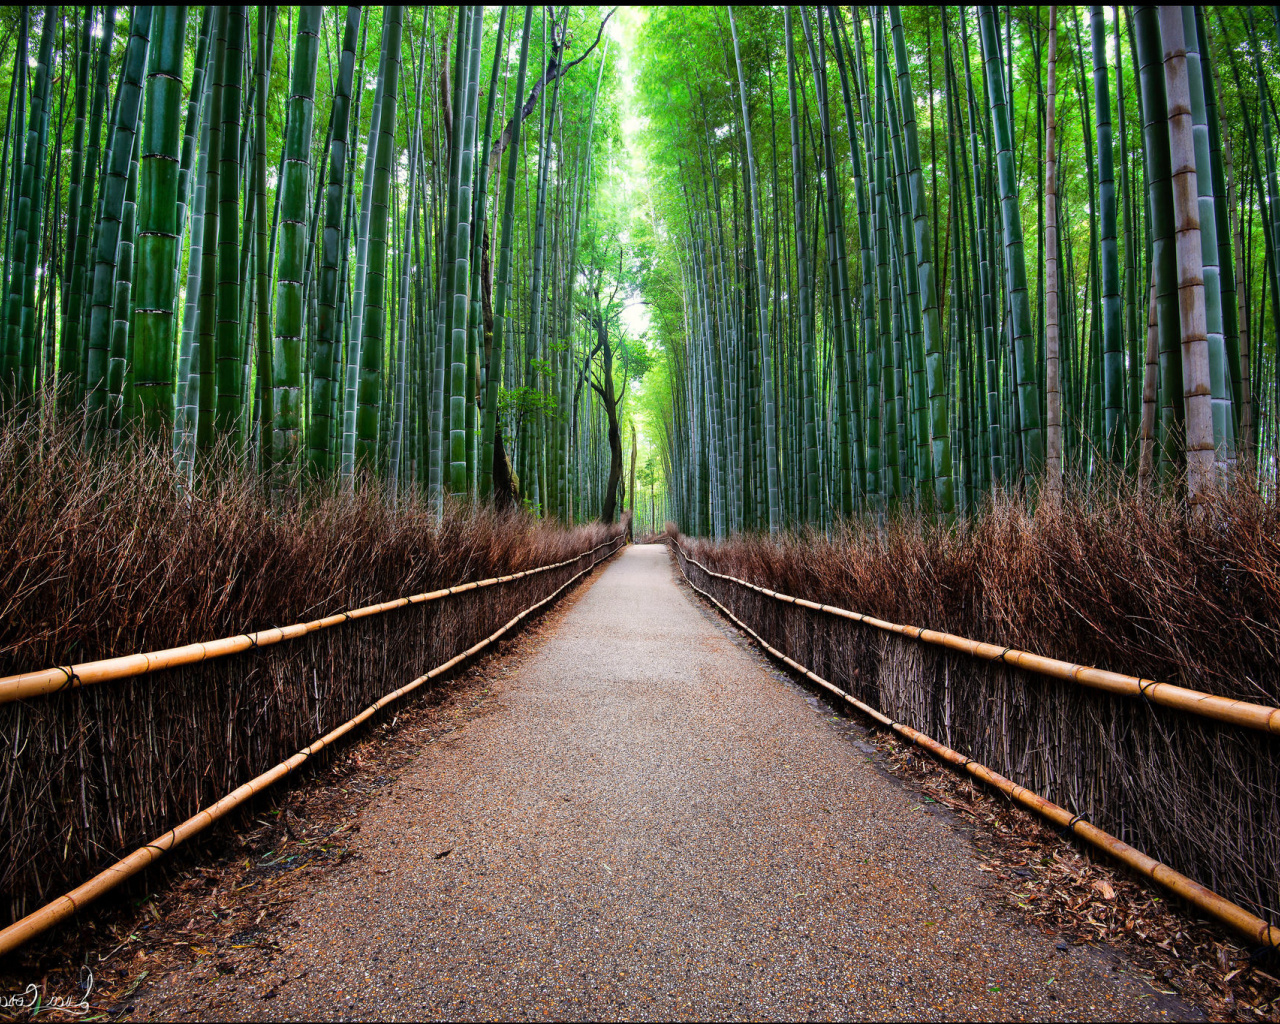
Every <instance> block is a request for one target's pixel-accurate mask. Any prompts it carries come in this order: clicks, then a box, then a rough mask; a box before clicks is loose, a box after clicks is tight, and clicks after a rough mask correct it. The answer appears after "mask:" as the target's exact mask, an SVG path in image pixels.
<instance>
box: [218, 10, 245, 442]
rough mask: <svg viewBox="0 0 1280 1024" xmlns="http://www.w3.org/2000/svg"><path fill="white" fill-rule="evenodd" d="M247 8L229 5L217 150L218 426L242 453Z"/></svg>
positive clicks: (220, 431) (222, 434) (221, 434)
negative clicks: (242, 207) (242, 223)
mask: <svg viewBox="0 0 1280 1024" xmlns="http://www.w3.org/2000/svg"><path fill="white" fill-rule="evenodd" d="M245 20H246V19H245V8H244V7H238V6H235V7H230V8H228V10H227V15H226V45H225V47H224V56H223V66H222V75H221V81H220V86H221V93H222V106H221V114H222V131H221V139H220V148H219V151H218V164H219V167H218V250H217V286H216V296H217V299H216V302H217V312H216V316H217V322H216V324H215V328H214V337H215V343H216V346H217V347H216V357H215V358H216V365H217V375H218V395H217V402H216V406H215V409H216V411H215V414H214V427H215V430H216V431H217V434H218V436H219V437H220V438H221V439H225V440H226V441H228V442H229V443H230V446H231V447H230V450H231V452H232V453H234V454H235V455H238V454H239V453H240V451H241V449H242V448H243V445H244V366H243V360H244V353H243V352H242V351H241V341H242V334H241V331H240V326H241V319H240V314H241V304H240V254H241V241H240V173H241V171H240V169H241V159H240V157H241V153H240V141H241V103H242V100H241V96H242V93H243V80H244V49H245Z"/></svg>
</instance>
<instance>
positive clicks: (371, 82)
mask: <svg viewBox="0 0 1280 1024" xmlns="http://www.w3.org/2000/svg"><path fill="white" fill-rule="evenodd" d="M610 14H611V12H610V10H609V9H608V8H595V7H573V8H569V7H565V8H533V7H529V8H521V7H511V8H508V7H501V8H497V7H495V8H484V7H456V8H417V9H415V8H401V7H386V8H376V7H357V6H352V7H346V8H341V7H339V8H327V9H326V8H321V7H297V8H292V7H290V8H285V7H274V6H267V7H252V8H250V7H232V6H226V7H207V8H186V7H159V6H157V7H147V6H137V7H133V8H131V9H130V8H116V7H113V6H86V7H61V6H48V7H43V8H39V7H33V8H32V7H22V8H6V9H5V10H4V11H3V12H0V68H7V69H10V70H9V71H8V72H7V73H8V75H9V79H8V81H7V82H5V81H4V78H3V77H0V87H6V93H7V105H8V106H7V119H6V121H5V129H4V140H3V158H2V159H0V203H2V204H3V210H4V214H5V218H4V224H5V233H4V239H3V246H4V249H3V290H2V292H0V299H2V301H0V317H2V319H0V402H3V406H4V412H5V414H6V415H8V416H11V417H16V418H18V419H20V420H24V421H29V420H30V419H31V418H32V417H40V418H41V421H42V422H44V421H47V420H48V419H49V418H51V417H54V416H56V417H60V418H62V419H63V420H67V421H75V422H78V423H79V424H80V425H81V428H82V430H83V432H84V437H85V439H86V442H87V443H89V444H91V445H100V446H109V445H112V444H120V443H125V442H126V441H131V440H132V439H142V440H143V441H145V442H146V443H150V444H160V445H172V449H173V457H174V460H175V466H176V468H177V469H178V470H179V471H180V472H181V474H182V475H183V477H184V478H185V479H186V480H188V481H190V480H193V479H196V478H197V477H199V478H204V477H207V476H209V475H210V474H213V475H215V476H216V474H217V472H219V470H220V467H221V466H225V465H226V462H227V460H233V461H234V462H236V463H237V464H239V465H241V466H245V465H248V466H249V467H251V468H255V469H256V470H258V471H260V472H261V474H262V479H263V480H264V484H265V485H266V486H267V487H268V489H269V492H270V493H271V494H272V495H273V496H274V497H276V498H278V499H280V500H285V501H287V500H290V499H291V497H293V496H296V495H297V494H298V493H299V490H300V488H304V487H306V486H310V485H311V484H312V482H317V481H318V482H320V483H324V482H327V481H333V482H335V483H340V484H341V485H344V486H347V487H352V486H355V485H356V482H357V481H358V480H361V479H369V480H374V481H376V482H378V483H379V484H380V485H383V486H387V487H389V489H390V491H391V493H392V494H394V493H395V492H396V489H397V488H401V489H403V488H406V487H412V488H414V489H417V490H420V491H423V492H427V493H429V494H433V495H436V496H439V495H442V494H444V493H452V494H455V495H462V496H467V497H473V498H478V499H485V500H490V499H496V500H498V501H499V502H500V503H501V502H503V501H507V502H510V501H511V500H513V499H522V500H523V501H525V502H526V503H527V504H528V505H530V506H532V507H533V508H534V509H535V510H537V511H541V512H543V513H544V514H551V515H555V516H558V517H560V518H562V519H564V520H570V519H574V518H588V517H593V516H598V515H604V516H605V517H606V518H613V516H614V514H615V509H616V500H615V498H616V495H617V492H618V488H619V482H620V479H619V478H620V466H621V452H620V441H619V438H618V434H619V430H618V426H617V413H618V409H617V401H616V399H617V397H618V396H617V395H616V394H615V392H614V387H613V384H614V382H613V380H612V377H611V368H606V367H605V366H604V361H605V360H604V357H605V356H608V355H612V354H613V352H614V349H615V347H616V345H615V340H616V339H615V338H614V337H613V336H611V335H610V330H611V328H612V329H614V330H615V331H616V327H617V313H618V310H617V308H611V307H609V306H608V303H607V300H606V299H605V298H602V297H601V287H600V285H601V282H600V281H599V280H598V275H597V279H596V280H595V289H594V291H592V292H591V293H590V294H581V295H575V287H576V286H577V284H578V282H579V278H580V275H579V273H578V270H579V267H581V266H583V265H589V264H591V263H592V262H598V261H594V260H593V256H592V247H593V245H595V244H596V240H595V237H594V235H593V229H592V228H591V227H590V224H589V221H590V214H591V211H592V208H593V204H594V203H596V202H597V196H598V194H599V193H601V191H602V189H604V190H607V189H608V188H609V187H610V186H609V180H610V178H611V176H613V175H616V173H617V172H616V167H615V166H614V165H615V163H616V161H615V160H614V159H613V154H614V153H615V152H616V150H617V147H618V131H617V122H618V113H617V109H616V104H615V94H616V91H617V80H618V78H617V68H616V63H617V62H616V55H615V54H614V53H611V52H610V45H609V44H610V39H609V36H608V35H607V33H606V32H605V28H606V24H607V21H608V18H609V16H610ZM615 291H616V289H615ZM606 294H607V293H606ZM615 306H616V303H615ZM602 332H603V333H604V335H605V336H606V338H605V340H606V343H605V344H601V342H600V335H601V333H602ZM575 376H576V378H582V379H586V380H588V381H589V382H590V383H591V384H592V387H590V388H585V389H584V388H578V389H576V390H575V389H574V388H573V386H572V381H573V380H574V379H575ZM606 378H608V379H606ZM596 385H599V386H598V387H597V386H596ZM571 404H572V408H570V405H571ZM606 433H607V435H608V436H607V438H606V436H605V435H606ZM610 446H611V447H610ZM611 473H612V474H613V475H612V476H610V475H609V474H611Z"/></svg>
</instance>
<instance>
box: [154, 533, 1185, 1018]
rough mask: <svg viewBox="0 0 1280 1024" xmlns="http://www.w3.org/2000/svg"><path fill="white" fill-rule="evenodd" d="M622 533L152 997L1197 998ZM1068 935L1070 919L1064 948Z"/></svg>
mask: <svg viewBox="0 0 1280 1024" xmlns="http://www.w3.org/2000/svg"><path fill="white" fill-rule="evenodd" d="M677 577H678V572H675V571H674V570H673V569H672V567H671V565H670V562H669V560H668V556H667V552H666V549H665V547H662V546H658V545H652V546H641V547H633V548H629V549H627V550H626V551H625V553H624V554H623V555H622V557H621V558H620V559H619V560H618V561H616V562H615V563H614V564H613V565H611V566H610V567H609V568H608V570H607V571H605V573H604V574H603V575H602V576H601V577H600V578H599V579H598V580H597V582H596V583H595V584H594V585H593V586H592V587H591V589H590V590H589V591H587V592H586V593H585V594H584V595H582V597H581V598H580V599H579V600H578V601H577V602H576V604H575V605H574V606H573V607H572V608H571V609H570V610H569V612H568V613H567V614H566V616H565V617H564V619H563V620H562V621H561V623H560V624H559V626H558V627H557V628H556V630H555V632H554V633H553V634H552V635H551V636H550V637H549V638H548V640H547V642H545V643H544V644H542V646H541V647H540V649H538V650H537V652H536V653H534V654H533V655H532V656H531V657H530V659H529V660H528V661H527V662H526V663H525V664H524V666H523V668H522V669H521V671H520V672H519V674H518V675H517V676H516V677H515V678H513V679H511V680H509V681H508V682H506V683H505V684H503V686H502V688H501V689H500V690H499V692H498V707H497V709H496V710H494V711H493V712H492V713H489V714H487V715H484V716H483V717H481V718H478V719H476V720H475V721H473V722H471V723H470V724H469V725H467V726H466V727H465V728H463V729H461V730H459V732H458V733H457V735H456V738H454V739H452V740H450V741H441V742H437V743H435V744H434V745H432V746H431V747H429V748H427V749H425V750H424V751H423V753H422V755H421V757H420V758H419V760H418V761H417V763H415V764H414V765H412V766H411V767H410V768H409V769H408V770H407V771H406V772H405V773H404V775H403V776H402V777H401V778H400V779H399V781H398V782H396V783H395V784H394V786H393V787H392V788H390V789H389V790H388V792H387V793H386V795H385V796H383V797H382V798H381V799H379V800H377V801H375V802H374V803H373V804H371V805H370V806H369V808H368V809H367V810H366V811H365V812H364V815H363V821H362V828H361V831H360V834H359V838H358V840H357V842H356V846H357V848H358V849H359V851H360V854H361V856H360V858H359V859H358V860H356V861H354V862H352V863H350V864H348V865H345V866H344V867H342V868H341V869H338V870H337V871H335V872H334V873H333V874H331V875H328V876H325V877H324V878H322V879H320V880H318V884H317V887H316V888H315V889H314V890H312V891H310V892H308V893H307V894H306V895H305V896H304V897H302V898H301V899H300V900H299V902H298V903H297V904H295V906H294V908H293V912H292V914H291V915H289V920H288V921H287V922H286V925H288V926H287V927H285V928H283V929H282V930H281V934H279V935H277V936H275V938H274V943H275V944H276V945H277V946H278V949H279V951H278V952H277V951H275V950H274V949H271V950H268V951H267V952H264V953H261V954H260V955H259V956H258V959H257V960H256V961H255V962H254V963H253V965H252V968H251V969H246V968H245V967H243V966H242V967H241V968H240V969H238V970H237V971H236V973H235V974H232V975H222V974H219V973H217V972H216V971H211V972H209V973H196V972H190V973H187V974H177V975H173V976H172V977H170V978H169V979H168V980H167V982H166V983H165V984H164V985H163V986H160V987H157V988H156V989H153V990H152V991H150V992H149V993H147V994H146V995H145V997H144V998H143V999H142V1000H141V1001H140V1002H139V1003H138V1005H137V1008H136V1013H137V1015H138V1016H141V1017H154V1018H168V1019H183V1020H191V1019H206V1018H222V1017H236V1018H296V1019H312V1018H326V1019H331V1018H336V1019H353V1018H355V1019H360V1018H363V1019H369V1018H375V1019H407V1020H412V1019H422V1018H451V1019H460V1018H462V1019H469V1018H482V1019H491V1018H501V1019H528V1018H532V1019H547V1018H558V1019H595V1018H619V1017H621V1018H645V1019H663V1018H689V1017H693V1018H753V1019H761V1018H765V1019H797V1018H803V1019H812V1018H831V1017H840V1018H850V1017H852V1018H875V1019H911V1018H938V1017H948V1018H956V1017H960V1018H975V1017H976V1018H1011V1019H1045V1018H1053V1019H1064V1018H1065V1019H1078V1018H1094V1019H1108V1020H1112V1019H1114V1020H1132V1019H1173V1018H1185V1017H1193V1018H1194V1017H1195V1016H1196V1014H1195V1011H1194V1010H1192V1009H1191V1008H1190V1007H1187V1006H1185V1005H1183V1004H1178V1003H1174V1002H1170V1001H1167V1000H1163V999H1161V998H1160V997H1158V996H1157V995H1156V994H1155V993H1154V992H1153V991H1152V989H1150V988H1149V987H1147V986H1146V985H1145V984H1143V983H1142V982H1141V981H1139V980H1138V979H1137V978H1135V977H1133V976H1131V975H1130V974H1129V973H1128V972H1127V970H1126V968H1125V966H1124V964H1123V963H1122V962H1120V961H1118V960H1116V959H1115V958H1113V957H1111V958H1109V957H1106V956H1104V955H1103V954H1100V953H1098V952H1095V951H1093V950H1091V949H1089V948H1087V947H1072V948H1070V950H1069V951H1068V952H1064V951H1063V950H1061V949H1059V948H1058V946H1059V945H1060V944H1059V943H1056V942H1055V940H1054V938H1053V937H1052V936H1049V937H1046V936H1041V935H1039V934H1034V933H1032V932H1030V931H1028V930H1026V929H1025V928H1024V927H1022V926H1020V925H1019V924H1017V923H1016V922H1015V921H1013V920H1012V918H1011V917H1010V916H1009V915H1008V913H1007V912H1006V911H1005V910H1003V909H1002V908H1001V907H1000V906H999V903H998V901H997V900H995V899H993V898H992V897H991V895H990V894H989V893H986V892H984V889H985V888H986V884H987V883H986V881H985V879H984V878H983V875H982V874H981V873H980V872H979V871H978V870H977V864H978V861H977V858H976V857H975V855H974V851H973V848H972V847H971V845H970V844H969V842H968V840H967V838H966V837H965V833H964V829H963V828H962V827H960V826H959V825H957V824H956V823H955V822H954V820H953V819H950V818H949V817H947V816H945V815H944V814H942V813H939V812H938V811H937V809H936V807H931V806H928V805H925V804H923V803H922V802H921V797H920V795H919V794H918V793H914V792H913V791H912V790H910V789H909V788H907V787H905V786H903V785H901V784H900V783H898V782H896V781H894V780H893V779H890V778H888V777H887V776H886V775H885V774H884V773H883V772H881V771H880V770H879V769H878V768H877V767H876V765H875V763H874V759H873V757H872V756H871V748H869V747H867V746H866V745H865V744H862V743H860V741H859V739H858V736H859V735H860V732H859V730H858V727H857V726H854V725H853V724H851V723H850V722H848V721H846V720H844V719H841V718H838V717H836V716H833V715H831V714H830V713H829V712H825V711H824V709H823V706H822V705H821V704H820V702H817V701H816V700H814V699H813V698H812V697H810V696H809V695H808V694H807V693H806V692H805V691H804V690H803V689H801V688H800V687H799V686H797V685H796V684H794V683H792V682H791V681H789V680H787V679H785V678H783V677H782V676H780V675H778V674H777V673H776V672H775V671H773V669H772V668H771V667H770V666H768V665H767V664H766V663H765V662H764V661H762V660H761V658H760V657H759V656H758V655H757V654H756V653H755V652H754V651H752V650H750V649H748V648H747V647H746V646H745V644H744V643H743V642H741V641H740V640H738V639H737V637H736V634H733V633H731V632H730V631H729V630H728V629H727V628H726V627H725V626H724V625H723V624H721V622H720V620H718V619H716V618H714V617H713V616H712V615H711V614H710V613H709V612H707V611H706V610H705V608H703V607H702V605H701V604H700V603H699V602H698V601H697V599H696V598H695V597H694V596H693V595H692V594H691V593H690V592H689V591H688V590H687V589H686V588H683V587H681V586H679V585H678V583H677V582H676V579H677ZM1061 945H1065V944H1061Z"/></svg>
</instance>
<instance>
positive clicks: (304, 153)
mask: <svg viewBox="0 0 1280 1024" xmlns="http://www.w3.org/2000/svg"><path fill="white" fill-rule="evenodd" d="M321 12H322V8H320V7H303V8H301V9H300V10H299V12H298V34H297V37H296V40H295V42H294V51H293V78H292V81H291V82H290V84H289V102H288V110H287V115H286V121H285V135H284V175H283V177H282V178H281V184H280V188H281V190H282V193H283V198H282V200H281V204H280V241H279V252H280V255H279V260H280V262H279V266H278V272H277V281H278V284H277V286H276V287H277V291H276V325H275V348H274V350H273V355H272V365H271V369H270V381H271V389H270V390H271V406H270V409H269V410H265V411H264V420H263V422H264V424H265V423H266V422H267V420H266V419H265V412H266V411H269V412H270V414H271V416H272V419H271V421H270V422H271V428H270V429H271V445H270V458H271V460H272V462H273V463H274V466H273V467H272V468H273V469H274V479H273V484H272V486H273V490H274V491H275V492H276V493H277V494H278V495H281V496H283V495H284V494H285V493H287V492H288V491H289V490H290V489H291V488H292V487H294V486H296V484H295V483H294V480H295V479H296V476H297V472H298V468H299V460H300V458H301V455H302V417H303V408H302V361H303V354H304V353H303V348H304V338H303V335H304V330H305V316H304V311H303V303H304V298H305V296H304V283H303V278H304V274H305V263H306V251H307V243H308V241H309V238H310V232H309V231H308V215H307V207H308V199H309V186H310V179H311V146H312V142H311V133H312V119H313V117H314V112H315V89H316V68H317V62H318V60H319V57H320V29H321V27H322V24H323V22H322V18H321ZM354 35H355V33H354V29H353V27H352V26H351V25H350V23H349V24H348V37H349V38H351V39H352V40H353V41H354ZM397 52H398V50H397ZM265 169H266V154H265V148H264V150H263V156H262V173H263V174H264V176H265ZM339 173H340V172H339ZM331 180H332V179H331ZM265 213H266V210H265V203H264V208H263V209H262V211H261V215H262V216H264V217H265ZM258 255H259V258H260V259H261V260H262V261H263V262H264V263H265V262H266V259H267V254H266V253H265V252H259V254H258ZM335 255H336V254H335ZM265 298H266V296H265V295H263V296H262V299H263V300H265ZM259 373H261V374H266V373H267V368H266V367H265V366H263V367H260V369H259ZM266 394H267V388H266V387H264V388H263V397H264V399H265V397H266ZM323 405H324V410H325V412H326V413H327V412H328V407H329V403H328V395H327V394H326V395H325V396H324V402H323ZM264 435H265V431H264ZM326 437H327V433H326ZM263 449H264V452H265V451H266V449H267V446H266V445H265V444H264V445H263Z"/></svg>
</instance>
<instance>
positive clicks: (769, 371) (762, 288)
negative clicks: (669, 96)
mask: <svg viewBox="0 0 1280 1024" xmlns="http://www.w3.org/2000/svg"><path fill="white" fill-rule="evenodd" d="M727 10H728V12H729V31H730V33H731V35H732V36H733V54H734V59H735V60H736V61H737V65H738V95H739V97H740V99H741V101H742V130H743V145H744V147H745V150H746V165H747V179H748V182H749V185H750V190H751V207H752V216H753V218H754V228H755V243H756V292H757V294H758V296H759V301H758V303H757V306H758V309H757V312H758V315H759V318H760V339H759V344H760V352H761V387H762V389H763V392H764V393H763V400H764V455H765V474H766V479H767V482H768V498H769V500H768V511H769V532H770V533H777V532H778V530H779V529H781V527H782V502H781V495H780V493H779V490H778V426H777V406H776V402H775V399H774V388H773V353H772V350H771V348H770V345H769V279H768V276H767V274H766V273H765V238H764V225H763V223H762V217H761V214H760V191H759V186H758V183H757V181H756V163H755V155H754V148H753V145H752V139H751V111H750V108H749V106H748V104H747V85H746V76H745V74H744V72H743V68H742V49H741V47H740V46H739V43H738V28H737V25H736V23H735V22H734V18H733V8H732V7H728V8H727Z"/></svg>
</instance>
